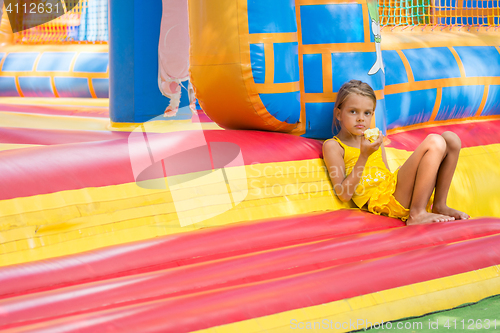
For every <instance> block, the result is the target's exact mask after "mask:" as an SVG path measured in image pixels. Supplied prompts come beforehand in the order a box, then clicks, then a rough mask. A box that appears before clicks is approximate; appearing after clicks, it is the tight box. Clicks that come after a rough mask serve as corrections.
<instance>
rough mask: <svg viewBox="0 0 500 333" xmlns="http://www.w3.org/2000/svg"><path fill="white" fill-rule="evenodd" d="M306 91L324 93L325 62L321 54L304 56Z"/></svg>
mask: <svg viewBox="0 0 500 333" xmlns="http://www.w3.org/2000/svg"><path fill="white" fill-rule="evenodd" d="M302 59H303V63H304V91H305V92H306V93H322V92H323V60H322V56H321V54H304V55H303V56H302Z"/></svg>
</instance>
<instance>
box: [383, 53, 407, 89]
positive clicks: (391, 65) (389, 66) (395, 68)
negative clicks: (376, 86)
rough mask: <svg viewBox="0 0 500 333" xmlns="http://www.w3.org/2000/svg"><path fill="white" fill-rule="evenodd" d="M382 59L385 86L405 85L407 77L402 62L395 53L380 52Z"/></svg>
mask: <svg viewBox="0 0 500 333" xmlns="http://www.w3.org/2000/svg"><path fill="white" fill-rule="evenodd" d="M382 58H383V59H384V65H385V84H386V85H391V84H399V83H407V82H408V75H407V74H406V69H405V66H404V65H403V60H401V57H400V56H399V54H398V52H396V51H382Z"/></svg>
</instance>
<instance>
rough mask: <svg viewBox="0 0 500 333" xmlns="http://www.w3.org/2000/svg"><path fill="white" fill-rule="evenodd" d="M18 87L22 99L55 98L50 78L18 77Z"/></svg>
mask: <svg viewBox="0 0 500 333" xmlns="http://www.w3.org/2000/svg"><path fill="white" fill-rule="evenodd" d="M19 87H20V88H21V91H22V92H23V95H24V97H55V95H54V90H52V83H51V82H50V77H39V76H20V77H19Z"/></svg>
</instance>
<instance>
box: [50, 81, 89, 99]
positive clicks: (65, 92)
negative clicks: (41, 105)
mask: <svg viewBox="0 0 500 333" xmlns="http://www.w3.org/2000/svg"><path fill="white" fill-rule="evenodd" d="M54 81H55V85H56V89H57V92H58V93H59V96H60V97H82V98H92V95H91V94H90V88H89V81H88V79H86V78H79V77H55V78H54Z"/></svg>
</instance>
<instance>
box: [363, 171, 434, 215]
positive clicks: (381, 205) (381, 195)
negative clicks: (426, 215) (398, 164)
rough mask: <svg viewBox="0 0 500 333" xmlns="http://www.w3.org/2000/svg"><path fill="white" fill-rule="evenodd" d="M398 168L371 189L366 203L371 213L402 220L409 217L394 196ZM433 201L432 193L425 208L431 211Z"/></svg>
mask: <svg viewBox="0 0 500 333" xmlns="http://www.w3.org/2000/svg"><path fill="white" fill-rule="evenodd" d="M398 172H399V169H398V170H396V171H395V172H394V173H393V174H392V175H391V176H390V177H389V179H387V180H385V181H383V182H381V183H380V184H379V186H378V187H377V188H376V189H375V190H374V191H373V194H372V196H371V197H370V201H369V203H368V210H369V211H370V212H372V213H373V214H377V215H384V216H389V217H394V218H398V219H401V220H402V221H403V222H405V221H406V220H408V218H409V217H410V210H409V209H406V208H405V207H404V206H403V205H401V204H400V203H399V202H398V201H397V200H396V198H395V197H394V195H393V194H394V192H395V191H396V184H397V179H398ZM433 202H434V193H432V195H431V197H430V199H429V202H428V203H427V207H426V210H427V211H428V212H431V210H432V203H433Z"/></svg>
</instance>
